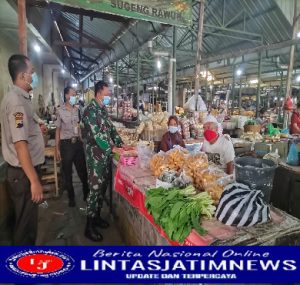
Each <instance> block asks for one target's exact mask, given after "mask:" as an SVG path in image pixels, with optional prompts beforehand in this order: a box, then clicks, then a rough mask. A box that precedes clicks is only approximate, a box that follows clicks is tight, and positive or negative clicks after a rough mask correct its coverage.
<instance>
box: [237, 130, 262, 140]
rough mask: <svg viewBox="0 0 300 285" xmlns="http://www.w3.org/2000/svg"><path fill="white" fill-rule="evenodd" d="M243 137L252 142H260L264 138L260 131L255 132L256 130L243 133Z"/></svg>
mask: <svg viewBox="0 0 300 285" xmlns="http://www.w3.org/2000/svg"><path fill="white" fill-rule="evenodd" d="M241 139H244V140H246V141H250V142H260V141H262V140H263V139H264V138H263V136H262V135H261V134H260V133H254V132H247V133H244V134H243V135H241Z"/></svg>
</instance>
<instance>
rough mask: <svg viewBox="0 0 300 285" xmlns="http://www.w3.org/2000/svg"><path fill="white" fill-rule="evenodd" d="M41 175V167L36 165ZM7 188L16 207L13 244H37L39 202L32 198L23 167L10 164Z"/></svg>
mask: <svg viewBox="0 0 300 285" xmlns="http://www.w3.org/2000/svg"><path fill="white" fill-rule="evenodd" d="M35 169H36V171H37V172H38V175H39V176H40V167H35ZM6 179H7V186H8V187H7V188H8V193H9V196H10V199H11V200H12V203H13V207H14V225H12V226H13V245H23V246H28V245H35V241H36V237H37V227H38V204H36V203H33V202H32V200H31V189H30V181H29V179H28V178H27V176H26V174H25V172H24V171H23V169H22V168H16V167H12V166H10V165H8V167H7V177H6Z"/></svg>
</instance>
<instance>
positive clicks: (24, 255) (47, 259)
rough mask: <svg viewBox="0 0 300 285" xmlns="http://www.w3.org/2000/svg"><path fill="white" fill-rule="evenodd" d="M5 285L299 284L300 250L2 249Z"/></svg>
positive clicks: (1, 272) (0, 259)
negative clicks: (113, 284)
mask: <svg viewBox="0 0 300 285" xmlns="http://www.w3.org/2000/svg"><path fill="white" fill-rule="evenodd" d="M0 282H1V283H73V284H74V283H85V284H86V283H127V284H133V283H140V284H141V283H150V284H153V283H156V284H157V283H226V284H231V283H232V284H233V283H284V284H287V283H299V282H300V247H298V246H290V247H285V246H261V247H250V246H244V247H230V246H226V247H221V246H219V247H195V246H193V247H186V246H181V247H163V246H147V247H146V246H136V247H129V246H101V247H99V246H95V247H92V246H82V247H80V246H76V247H75V246H69V247H61V246H58V247H54V246H52V247H45V246H42V247H4V246H2V247H0Z"/></svg>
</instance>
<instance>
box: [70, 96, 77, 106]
mask: <svg viewBox="0 0 300 285" xmlns="http://www.w3.org/2000/svg"><path fill="white" fill-rule="evenodd" d="M76 101H77V100H76V97H75V96H71V97H70V100H69V102H70V104H71V105H72V106H74V105H75V104H76Z"/></svg>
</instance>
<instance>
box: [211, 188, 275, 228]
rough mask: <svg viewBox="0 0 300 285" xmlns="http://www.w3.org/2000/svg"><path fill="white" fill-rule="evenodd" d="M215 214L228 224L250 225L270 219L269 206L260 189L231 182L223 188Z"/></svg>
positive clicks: (237, 225)
mask: <svg viewBox="0 0 300 285" xmlns="http://www.w3.org/2000/svg"><path fill="white" fill-rule="evenodd" d="M215 216H216V218H217V219H218V220H219V221H220V222H222V223H223V224H225V225H228V226H236V227H251V226H253V225H256V224H262V223H265V222H267V221H268V220H270V208H269V206H268V205H267V204H266V203H265V202H264V200H263V193H262V192H261V191H260V190H251V189H250V188H249V187H248V186H247V185H244V184H240V183H233V184H229V185H228V186H227V187H226V188H225V189H224V192H223V193H222V196H221V198H220V202H219V205H218V208H217V211H216V215H215Z"/></svg>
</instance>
